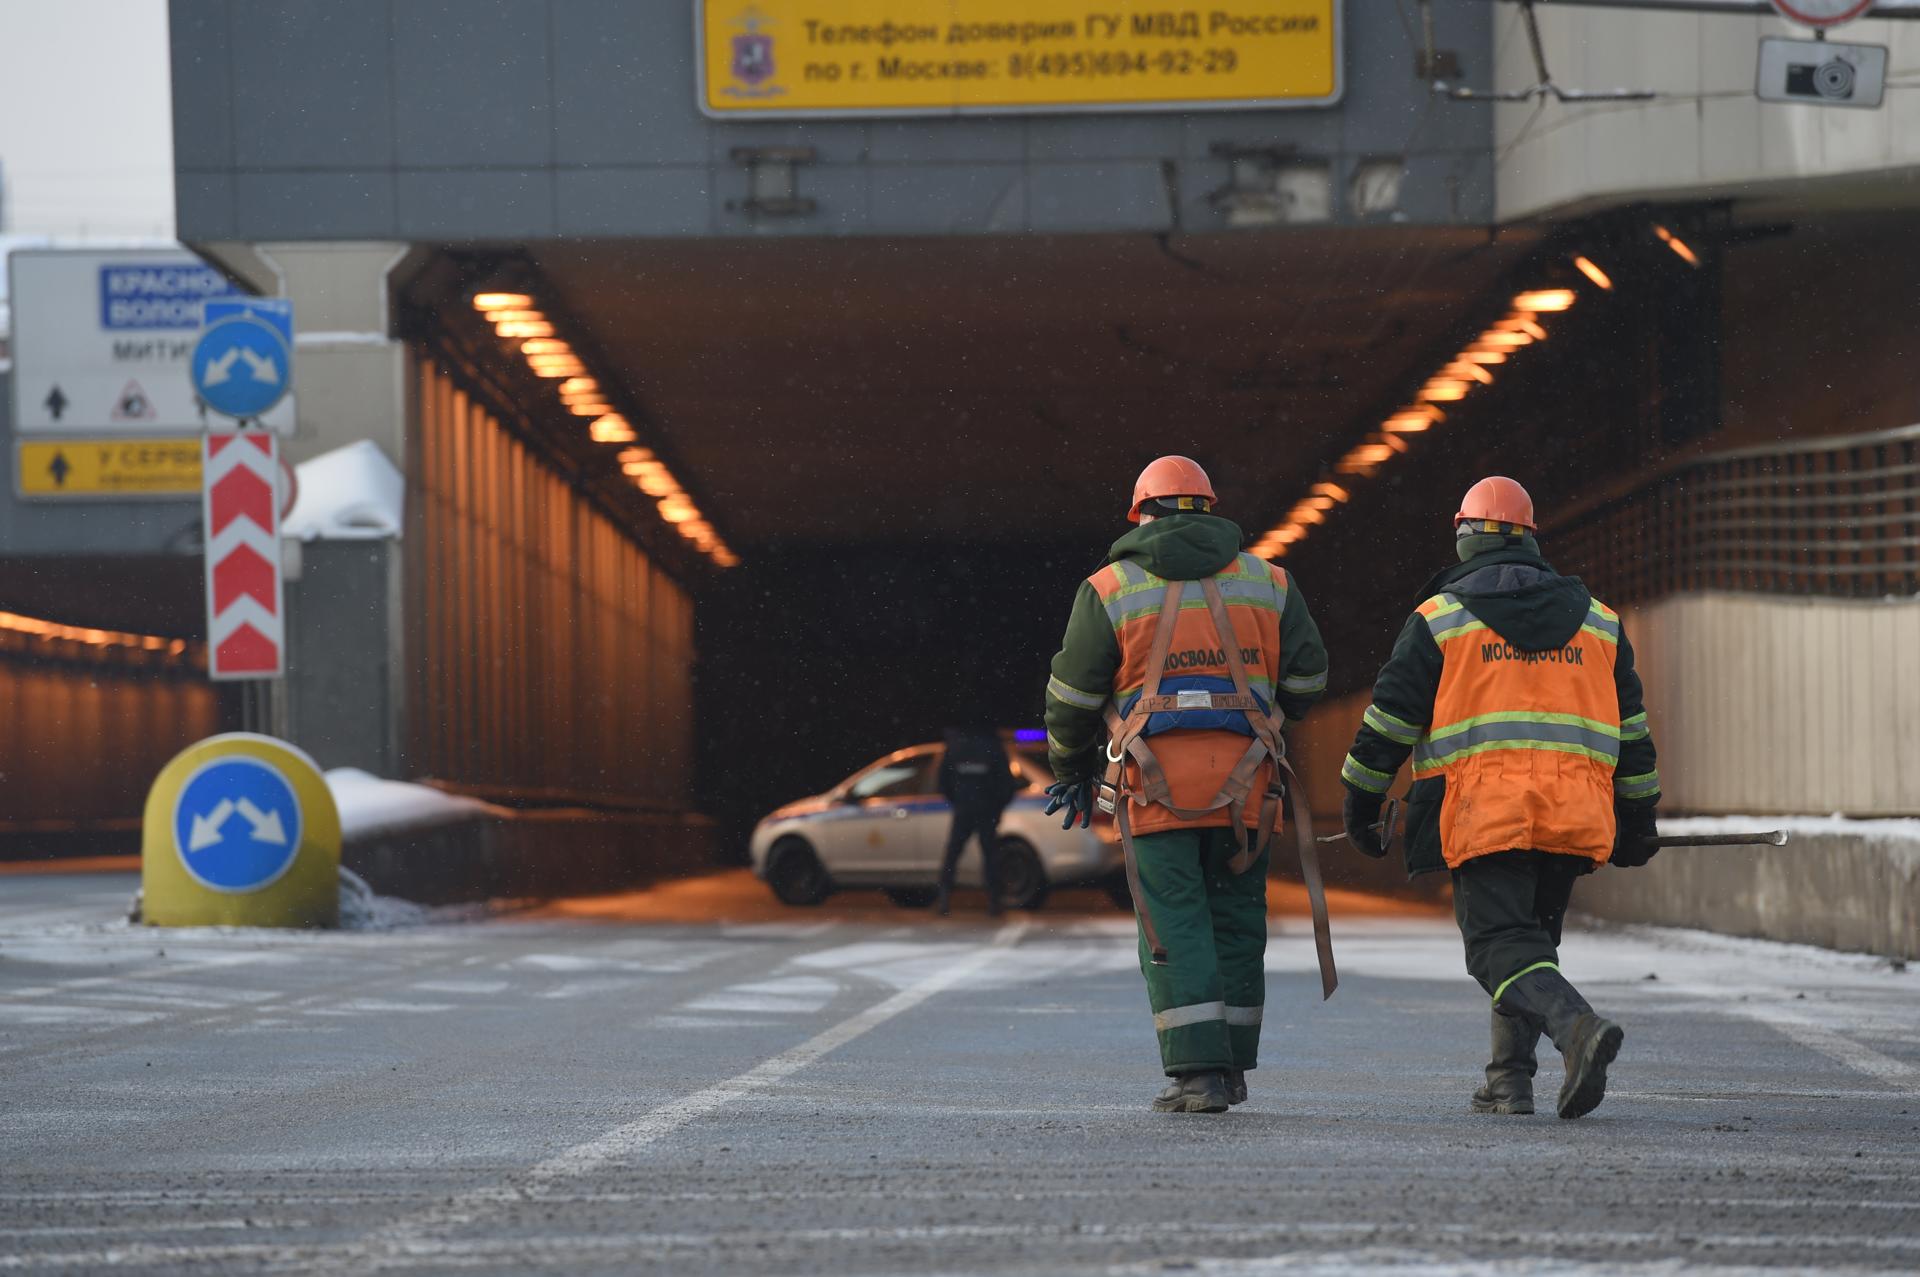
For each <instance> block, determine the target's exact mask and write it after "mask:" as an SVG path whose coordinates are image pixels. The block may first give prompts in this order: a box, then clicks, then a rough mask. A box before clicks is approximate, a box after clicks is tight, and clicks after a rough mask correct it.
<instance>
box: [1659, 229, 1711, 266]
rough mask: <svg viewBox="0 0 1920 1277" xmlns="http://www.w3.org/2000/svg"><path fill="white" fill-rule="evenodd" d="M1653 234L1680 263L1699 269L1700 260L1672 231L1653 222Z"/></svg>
mask: <svg viewBox="0 0 1920 1277" xmlns="http://www.w3.org/2000/svg"><path fill="white" fill-rule="evenodd" d="M1653 233H1654V234H1655V235H1657V236H1659V237H1660V242H1661V243H1662V244H1665V245H1666V246H1667V247H1668V248H1671V249H1672V250H1673V251H1674V252H1675V253H1676V254H1678V255H1679V257H1680V260H1681V261H1683V262H1685V263H1686V264H1687V265H1689V266H1692V267H1695V268H1696V269H1697V268H1698V267H1699V265H1700V258H1699V257H1698V256H1697V255H1696V254H1695V253H1694V251H1693V250H1692V249H1691V248H1688V247H1687V242H1686V241H1685V240H1683V239H1681V238H1680V237H1679V236H1678V235H1675V234H1674V233H1673V232H1672V231H1670V230H1668V229H1667V228H1666V227H1664V226H1662V225H1660V223H1658V222H1655V223H1654V224H1653Z"/></svg>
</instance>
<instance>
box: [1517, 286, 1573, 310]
mask: <svg viewBox="0 0 1920 1277" xmlns="http://www.w3.org/2000/svg"><path fill="white" fill-rule="evenodd" d="M1573 300H1574V298H1573V290H1572V289H1571V288H1540V289H1535V290H1534V291H1533V292H1530V293H1521V294H1520V295H1519V296H1518V297H1515V298H1514V299H1513V308H1514V309H1515V310H1524V311H1527V312H1528V313H1530V314H1539V313H1542V312H1546V313H1551V312H1553V311H1560V310H1570V309H1572V307H1573Z"/></svg>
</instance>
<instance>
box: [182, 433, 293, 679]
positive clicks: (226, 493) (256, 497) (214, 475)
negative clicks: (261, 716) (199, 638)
mask: <svg viewBox="0 0 1920 1277" xmlns="http://www.w3.org/2000/svg"><path fill="white" fill-rule="evenodd" d="M204 448H205V451H204V453H203V455H202V456H201V467H200V473H201V476H202V484H203V488H202V493H203V495H202V510H203V512H204V514H205V517H206V524H205V527H206V541H207V640H208V641H207V673H208V675H209V676H211V677H213V678H220V679H228V678H278V677H280V675H281V674H282V673H284V672H285V669H286V645H287V642H286V641H287V626H286V612H285V609H284V607H283V606H282V604H283V600H282V598H281V590H280V503H279V501H278V500H277V499H276V497H275V494H274V482H273V481H274V476H275V474H277V473H278V472H279V467H280V440H279V438H278V436H276V435H274V434H272V433H270V432H269V431H265V430H246V431H232V430H229V431H216V432H212V433H209V434H208V435H207V437H206V443H205V445H204Z"/></svg>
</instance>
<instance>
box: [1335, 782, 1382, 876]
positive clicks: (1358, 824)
mask: <svg viewBox="0 0 1920 1277" xmlns="http://www.w3.org/2000/svg"><path fill="white" fill-rule="evenodd" d="M1385 802H1386V798H1385V796H1384V795H1381V794H1363V793H1361V792H1360V791H1359V790H1356V789H1351V788H1350V789H1348V790H1347V796H1346V798H1345V799H1344V800H1343V801H1342V802H1341V804H1340V820H1341V823H1342V824H1343V825H1344V826H1345V827H1346V830H1347V841H1348V842H1350V843H1352V844H1353V845H1354V846H1355V847H1357V848H1359V849H1360V854H1361V855H1363V856H1372V857H1373V858H1374V859H1375V860H1378V859H1380V857H1382V856H1384V855H1386V854H1387V843H1386V831H1385V830H1382V829H1378V828H1376V827H1375V826H1377V825H1379V823H1380V808H1381V806H1382V805H1383V804H1384V803H1385Z"/></svg>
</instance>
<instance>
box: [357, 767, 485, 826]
mask: <svg viewBox="0 0 1920 1277" xmlns="http://www.w3.org/2000/svg"><path fill="white" fill-rule="evenodd" d="M327 788H328V789H331V790H332V791H333V802H334V805H335V806H336V807H338V808H339V809H340V836H341V837H342V838H346V839H349V840H351V839H353V838H356V837H366V836H367V835H369V834H375V833H380V832H384V831H386V830H392V829H407V828H411V827H416V826H422V825H429V826H430V825H447V824H452V823H454V822H455V821H461V820H473V819H476V818H479V817H485V816H505V815H506V814H507V812H506V810H505V809H504V808H500V807H495V806H494V805H492V804H491V803H483V802H481V801H480V800H479V799H477V798H466V797H463V796H461V795H459V794H448V793H443V792H442V791H440V790H438V789H431V788H429V787H427V786H426V785H410V784H408V783H407V782H405V781H400V780H382V779H381V778H380V777H378V776H375V775H372V774H370V773H368V772H363V771H361V770H360V769H359V768H357V767H336V768H334V769H333V770H332V771H330V772H328V773H327Z"/></svg>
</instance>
